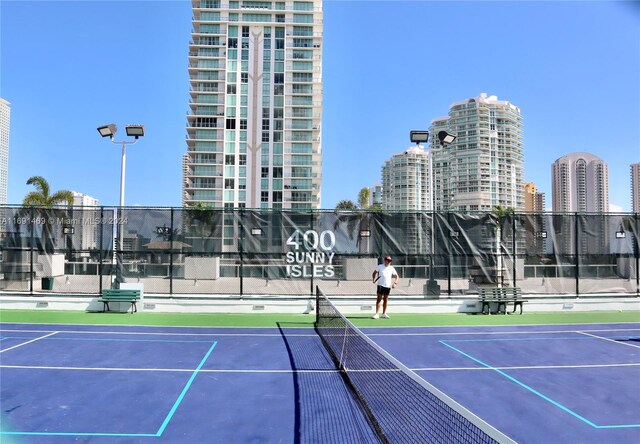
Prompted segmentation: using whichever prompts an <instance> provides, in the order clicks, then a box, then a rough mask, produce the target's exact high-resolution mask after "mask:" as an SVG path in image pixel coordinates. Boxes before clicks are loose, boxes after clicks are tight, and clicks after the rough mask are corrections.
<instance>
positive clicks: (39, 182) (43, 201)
mask: <svg viewBox="0 0 640 444" xmlns="http://www.w3.org/2000/svg"><path fill="white" fill-rule="evenodd" d="M27 185H33V186H34V187H35V188H36V191H31V192H30V193H27V195H26V196H25V197H24V200H23V201H22V204H23V205H30V206H36V207H45V208H51V207H53V206H54V205H56V204H67V205H73V193H72V192H71V191H69V190H60V191H56V192H55V193H53V194H51V188H50V187H49V182H47V180H46V179H45V178H44V177H42V176H31V177H30V178H29V179H27Z"/></svg>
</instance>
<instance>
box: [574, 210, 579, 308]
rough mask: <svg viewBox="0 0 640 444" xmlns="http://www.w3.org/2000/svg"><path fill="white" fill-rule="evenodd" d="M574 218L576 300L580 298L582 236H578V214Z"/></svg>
mask: <svg viewBox="0 0 640 444" xmlns="http://www.w3.org/2000/svg"><path fill="white" fill-rule="evenodd" d="M573 217H574V218H575V220H574V222H573V232H574V235H573V240H574V246H573V251H574V253H575V254H576V298H579V297H580V245H579V244H578V242H579V241H580V236H579V235H578V225H579V224H578V213H574V215H573Z"/></svg>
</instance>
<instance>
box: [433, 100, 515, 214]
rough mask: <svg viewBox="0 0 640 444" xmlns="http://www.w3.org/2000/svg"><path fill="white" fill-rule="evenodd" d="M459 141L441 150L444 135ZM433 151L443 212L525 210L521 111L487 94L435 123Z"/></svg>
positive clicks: (453, 109)
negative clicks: (495, 208) (441, 138)
mask: <svg viewBox="0 0 640 444" xmlns="http://www.w3.org/2000/svg"><path fill="white" fill-rule="evenodd" d="M443 130H444V131H447V132H449V133H452V134H454V135H456V136H457V138H456V140H455V141H454V142H453V143H451V144H448V145H441V144H440V142H439V140H438V137H437V135H438V132H439V131H443ZM430 132H431V138H430V140H431V142H430V146H431V150H432V152H433V171H434V180H435V186H434V190H435V207H436V210H438V211H462V212H464V211H482V212H487V211H491V210H492V209H493V208H494V207H495V206H497V205H501V206H503V207H511V208H513V209H515V210H522V209H523V207H524V193H523V188H522V184H523V176H524V153H523V150H524V149H523V131H522V116H521V113H520V109H519V108H518V107H517V106H515V105H513V104H511V103H509V102H507V101H505V100H498V98H497V97H496V96H488V95H487V94H485V93H482V94H480V95H479V96H477V97H473V98H470V99H467V100H463V101H460V102H455V103H454V104H452V105H451V107H450V108H449V114H448V116H446V117H441V118H437V119H434V120H432V122H431V127H430Z"/></svg>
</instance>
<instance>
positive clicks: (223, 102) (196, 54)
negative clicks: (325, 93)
mask: <svg viewBox="0 0 640 444" xmlns="http://www.w3.org/2000/svg"><path fill="white" fill-rule="evenodd" d="M322 42H323V11H322V1H320V0H313V1H282V2H280V1H219V0H194V1H193V31H192V38H191V42H190V44H189V78H190V84H191V91H190V94H191V100H190V104H189V106H190V112H189V114H188V116H187V122H188V123H187V153H186V154H187V155H186V157H185V159H184V160H183V174H184V180H183V199H182V200H183V205H185V206H192V205H195V204H198V203H201V204H203V205H207V206H212V207H215V208H276V209H277V208H282V209H302V208H304V209H307V208H320V205H321V189H320V187H321V179H322V177H321V171H322V149H321V128H320V125H321V120H322Z"/></svg>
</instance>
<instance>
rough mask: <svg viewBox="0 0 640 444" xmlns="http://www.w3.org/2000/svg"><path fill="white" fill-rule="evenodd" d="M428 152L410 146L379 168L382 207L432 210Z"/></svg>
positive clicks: (418, 147) (388, 208)
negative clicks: (380, 171)
mask: <svg viewBox="0 0 640 444" xmlns="http://www.w3.org/2000/svg"><path fill="white" fill-rule="evenodd" d="M429 156H430V153H428V152H425V150H424V148H423V147H422V146H413V147H411V148H409V149H407V150H406V151H404V152H402V153H397V154H394V155H393V156H392V157H391V159H389V160H387V161H385V163H384V165H383V167H382V208H384V209H385V210H392V211H421V210H428V211H430V210H432V209H433V192H432V191H433V190H432V188H431V184H432V172H431V164H430V159H429Z"/></svg>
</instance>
